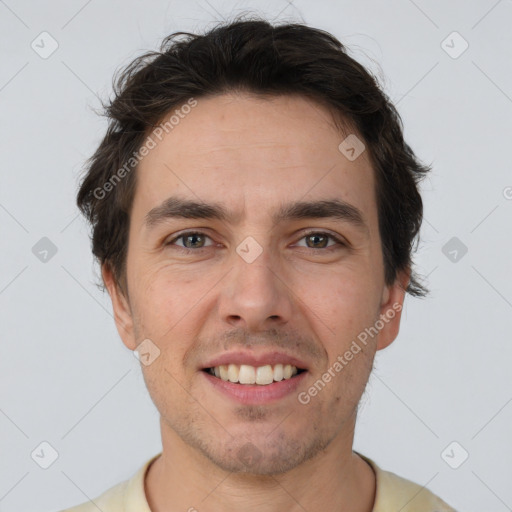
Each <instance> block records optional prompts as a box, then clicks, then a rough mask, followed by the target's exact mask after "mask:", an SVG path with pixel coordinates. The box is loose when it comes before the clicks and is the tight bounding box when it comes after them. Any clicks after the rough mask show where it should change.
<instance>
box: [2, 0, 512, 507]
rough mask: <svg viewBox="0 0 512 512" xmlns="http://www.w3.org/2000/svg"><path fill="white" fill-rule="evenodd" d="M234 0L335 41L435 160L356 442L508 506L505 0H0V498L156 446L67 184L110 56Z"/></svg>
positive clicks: (94, 470)
mask: <svg viewBox="0 0 512 512" xmlns="http://www.w3.org/2000/svg"><path fill="white" fill-rule="evenodd" d="M247 9H250V10H251V11H253V12H256V13H260V14H263V15H265V16H267V17H269V18H275V19H281V20H283V21H302V20H304V21H305V22H306V23H307V24H309V25H312V26H317V27H319V28H323V29H325V30H328V31H330V32H332V33H333V34H334V35H335V36H337V37H338V38H339V39H340V40H341V41H342V42H344V43H346V44H347V45H348V46H349V47H350V48H351V50H352V55H353V56H354V57H355V58H356V59H357V60H359V61H360V62H362V63H363V64H365V65H367V66H368V67H370V68H371V69H372V70H373V71H374V72H375V73H376V74H377V75H378V76H379V77H380V78H381V80H382V84H383V86H384V88H385V90H386V92H387V93H388V94H389V95H390V97H391V98H392V99H393V100H394V101H395V103H396V104H397V106H398V109H399V111H400V113H401V115H402V117H403V121H404V125H405V135H406V139H407V140H408V142H409V143H410V144H411V145H412V147H413V148H414V149H415V151H416V152H417V154H418V155H419V157H420V158H421V159H422V160H423V161H425V162H427V163H430V164H432V165H433V171H432V173H431V175H430V177H429V178H428V179H427V180H426V181H425V182H424V183H423V187H422V191H423V197H424V199H425V222H424V225H423V227H422V231H421V243H420V246H419V251H418V253H417V255H416V263H417V269H418V271H419V272H420V273H422V274H423V275H424V276H428V281H429V285H430V287H431V289H432V293H431V295H430V296H429V298H427V299H425V300H419V299H413V298H410V297H407V298H406V306H405V311H404V315H403V317H402V327H401V331H400V334H399V337H398V338H397V340H396V341H395V342H394V343H393V344H392V345H391V346H390V347H389V348H388V349H386V350H384V351H382V352H379V353H378V354H377V358H376V366H377V368H376V371H375V373H374V374H373V375H372V377H371V379H370V382H369V384H368V388H367V393H366V395H365V398H364V403H365V405H364V407H363V409H362V412H361V416H360V418H359V423H358V426H357V429H356V439H355V445H354V448H355V449H357V450H358V451H360V452H362V453H364V454H366V455H368V456H369V457H371V458H373V459H374V460H375V461H376V462H377V463H378V464H379V465H380V466H381V467H383V468H384V469H387V470H390V471H394V472H396V473H398V474H400V475H403V476H405V477H407V478H409V479H411V480H414V481H416V482H418V483H420V484H421V485H427V486H428V487H429V488H430V489H432V490H433V491H434V492H435V493H437V494H439V495H440V496H442V497H443V498H444V499H445V500H446V501H447V502H449V503H450V504H451V505H452V506H454V507H455V508H457V509H459V510H461V511H463V510H464V511H468V512H476V511H483V510H485V511H486V512H502V511H506V510H512V487H511V485H510V478H511V476H512V469H511V466H512V462H511V461H512V444H511V442H510V432H511V423H512V404H511V403H510V402H511V401H512V381H511V377H510V370H509V366H510V361H511V358H512V344H511V341H512V340H511V338H512V336H511V334H510V333H511V331H510V318H511V313H512V278H511V266H510V262H511V261H512V244H511V241H510V234H511V220H512V171H511V165H510V156H509V154H510V147H511V143H510V136H511V135H512V130H511V128H510V120H511V114H512V99H511V97H512V72H511V62H512V32H511V31H510V27H511V24H512V2H511V1H509V0H501V1H495V0H493V1H483V0H482V1H451V2H443V1H440V0H438V1H431V2H427V1H420V0H416V1H414V2H413V1H412V0H396V1H388V2H377V1H355V0H354V1H337V2H335V1H327V0H322V1H321V0H316V1H315V2H305V1H302V0H295V1H294V2H293V3H291V2H286V1H285V0H279V1H275V2H270V1H266V2H265V1H251V2H247V1H246V2H234V1H224V2H223V1H216V0H208V1H207V0H197V1H196V2H193V1H190V2H185V1H183V0H181V1H178V0H174V1H170V2H169V1H164V0H153V1H147V2H141V1H135V0H132V1H126V0H123V1H121V0H116V1H114V0H109V1H103V2H101V1H99V0H92V1H91V0H89V1H84V0H73V1H66V2H64V1H60V2H59V1H47V2H29V1H23V0H5V1H2V0H0V38H1V49H0V52H1V53H0V55H1V63H2V65H1V68H0V107H1V126H0V130H1V132H0V143H1V145H2V151H1V155H2V160H1V166H0V173H1V188H0V229H1V236H0V258H1V267H0V268H1V272H0V336H1V354H2V356H1V357H0V382H1V386H0V434H1V445H0V449H1V453H0V510H2V511H5V512H8V511H12V512H14V511H16V512H18V511H20V510H25V511H52V510H59V509H60V508H64V507H65V506H71V505H75V504H77V503H81V502H83V501H87V499H88V498H94V497H96V496H97V495H98V494H100V493H101V492H103V491H104V490H105V489H107V488H108V487H110V486H112V485H114V484H116V483H118V482H119V481H121V480H124V479H126V478H129V477H130V476H132V475H133V473H134V472H135V471H136V470H137V469H138V468H139V467H140V466H141V465H142V463H143V462H145V460H147V459H148V458H149V457H151V456H152V455H153V454H156V453H157V452H158V451H159V450H160V449H161V444H160V433H159V425H158V414H157V411H156V409H155V407H154V406H153V404H152V402H151V400H150V398H149V396H148V394H147V391H146V389H145V386H144V382H143V379H142V375H141V371H140V368H139V363H138V361H137V360H136V359H135V357H134V356H133V354H132V353H131V352H130V351H129V350H127V349H126V348H125V347H124V345H123V344H122V343H121V341H120V339H119V337H118V335H117V331H116V330H115V327H114V322H113V319H112V314H111V305H110V301H109V298H108V295H106V294H102V293H101V292H100V291H99V290H98V289H97V288H96V287H95V284H94V283H95V281H96V280H97V278H98V271H97V268H96V267H95V266H94V264H93V259H92V256H91V252H90V248H89V239H88V229H87V226H86V225H85V223H84V221H83V220H82V218H81V217H79V216H78V211H77V209H76V207H75V204H74V201H75V191H76V187H77V184H78V180H79V175H80V170H81V167H82V165H83V163H84V160H85V158H87V157H88V156H90V155H91V153H92V151H93V150H94V148H95V147H96V145H97V144H98V143H99V141H100V139H101V137H102V134H103V131H104V129H105V126H106V124H105V121H104V120H103V119H102V118H101V117H99V116H97V115H96V114H95V113H94V111H93V109H94V108H98V107H99V101H98V98H97V96H99V97H101V98H107V97H108V95H109V94H110V91H111V79H112V75H113V72H114V71H115V69H117V68H118V67H119V66H122V65H126V64H128V62H130V61H131V60H132V59H133V58H134V57H135V56H137V55H139V54H140V53H141V52H142V51H146V50H149V49H155V48H156V47H157V45H158V44H159V42H160V40H161V39H162V38H163V37H164V36H165V35H168V34H169V33H170V32H172V31H175V30H189V31H201V30H203V29H205V28H208V27H210V26H212V25H213V24H214V23H215V20H221V19H222V18H224V17H232V16H233V15H235V14H237V13H239V12H242V11H244V10H247ZM43 31H47V32H48V33H49V34H50V35H51V37H52V38H53V39H54V40H56V41H57V43H58V45H59V46H58V49H57V50H56V51H55V52H54V53H53V54H52V55H50V56H49V57H48V58H46V59H43V58H42V57H41V56H40V55H39V54H38V53H36V51H35V50H34V49H32V47H31V43H32V41H34V40H35V41H36V43H37V42H38V41H40V37H39V34H40V33H41V32H43ZM454 31H456V32H458V33H459V34H460V37H459V36H457V35H450V34H452V32H454ZM45 37H47V36H45ZM461 38H463V39H461ZM464 40H465V41H467V43H468V44H469V47H468V48H467V50H466V51H465V52H463V53H462V54H460V55H459V53H460V51H461V50H462V49H463V48H464ZM45 41H46V42H45V43H44V45H45V48H46V50H48V49H49V48H51V46H50V44H51V41H50V40H49V39H46V40H45ZM443 41H445V42H444V43H443ZM39 45H40V46H41V45H42V43H40V42H39ZM40 51H41V50H40ZM450 54H451V55H450ZM455 57H456V58H455ZM43 237H47V238H49V239H50V240H51V242H52V243H53V244H54V245H55V247H56V249H57V252H56V254H55V255H53V256H52V253H51V252H49V253H48V255H47V256H46V258H47V261H41V260H40V258H41V257H43V256H42V254H41V253H39V257H37V256H36V254H34V252H33V251H32V248H33V247H34V246H35V245H36V244H37V243H38V241H39V240H40V239H41V238H43ZM453 237H456V240H452V239H453ZM40 243H41V244H44V243H45V242H40ZM446 244H449V245H448V246H446ZM462 244H463V245H462ZM464 246H465V247H466V248H467V253H466V254H464V255H463V248H464ZM443 248H444V249H443ZM36 249H39V250H44V247H43V249H41V248H40V247H39V246H36ZM454 250H455V251H456V253H454V252H453V251H454ZM35 252H36V253H37V250H35ZM445 253H446V255H445ZM450 253H451V254H450ZM455 257H456V259H455V261H453V260H454V258H455ZM43 441H46V442H48V443H50V445H51V446H52V447H53V448H54V449H55V450H56V451H57V452H58V458H57V460H56V461H55V462H54V463H53V464H52V465H51V466H50V467H49V468H48V469H42V468H41V467H40V466H39V465H38V464H37V463H36V462H35V461H34V460H33V458H32V457H31V454H32V453H33V452H34V450H36V449H38V447H40V443H41V442H43ZM454 441H455V442H456V443H458V444H456V445H451V446H450V448H449V449H448V450H447V451H445V449H446V448H447V447H448V446H449V445H450V444H451V443H453V442H454ZM39 449H40V448H39ZM465 452H467V453H468V454H469V458H468V459H467V460H466V461H465V462H464V463H462V464H461V465H460V466H459V467H458V468H457V469H454V468H452V467H450V465H449V464H448V462H449V463H450V464H451V465H452V466H456V465H458V464H460V462H461V461H462V460H463V457H464V454H465ZM46 453H49V451H48V450H46ZM443 454H444V455H443ZM34 458H36V457H34ZM198 501H199V500H198Z"/></svg>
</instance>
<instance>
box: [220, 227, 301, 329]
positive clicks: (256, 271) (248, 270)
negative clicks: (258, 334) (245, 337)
mask: <svg viewBox="0 0 512 512" xmlns="http://www.w3.org/2000/svg"><path fill="white" fill-rule="evenodd" d="M231 264H232V267H231V268H232V270H231V272H229V273H228V274H227V276H226V281H225V282H224V284H223V290H222V294H221V299H220V300H221V304H220V307H219V310H220V313H221V316H222V320H223V321H226V322H229V323H232V324H233V323H236V324H240V323H242V324H245V327H246V328H248V329H254V330H260V329H268V328H269V327H270V326H271V325H272V324H274V325H275V323H276V322H277V323H285V322H287V321H288V320H289V317H290V314H291V302H290V299H291V297H290V293H289V290H288V289H287V287H286V286H285V284H284V283H283V277H282V276H280V275H279V265H278V261H276V259H275V258H274V256H273V254H272V251H271V250H270V249H269V247H268V245H266V246H263V245H260V244H259V243H258V242H257V241H256V240H255V239H254V238H252V237H248V238H246V239H245V240H243V241H242V242H241V243H240V244H239V245H238V247H237V248H236V252H234V253H233V255H232V262H231Z"/></svg>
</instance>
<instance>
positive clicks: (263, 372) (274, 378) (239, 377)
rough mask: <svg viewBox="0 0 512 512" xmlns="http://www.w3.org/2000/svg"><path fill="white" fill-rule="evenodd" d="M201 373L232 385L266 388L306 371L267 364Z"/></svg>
mask: <svg viewBox="0 0 512 512" xmlns="http://www.w3.org/2000/svg"><path fill="white" fill-rule="evenodd" d="M203 371H204V372H206V373H208V374H210V375H213V376H214V377H217V378H219V379H221V380H223V381H225V382H232V383H233V384H242V385H244V384H257V385H260V386H267V385H269V384H272V383H274V382H280V381H282V380H289V379H293V378H294V377H296V376H297V375H300V374H301V373H303V372H305V371H307V370H304V369H301V368H297V367H296V366H293V365H291V364H274V365H270V364H267V365H264V366H258V367H255V366H250V365H247V364H240V365H238V364H227V365H220V366H215V367H213V368H204V369H203Z"/></svg>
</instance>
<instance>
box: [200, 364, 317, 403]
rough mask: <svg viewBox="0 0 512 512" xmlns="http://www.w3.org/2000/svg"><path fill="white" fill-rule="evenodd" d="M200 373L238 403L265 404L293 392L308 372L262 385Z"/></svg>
mask: <svg viewBox="0 0 512 512" xmlns="http://www.w3.org/2000/svg"><path fill="white" fill-rule="evenodd" d="M201 373H202V374H203V375H204V376H205V377H206V379H207V380H208V382H210V383H211V384H212V385H213V386H215V388H216V389H218V390H219V391H220V392H221V393H224V394H225V395H227V396H229V397H230V398H232V399H234V400H236V401H237V402H239V403H242V404H266V403H271V402H275V401H277V400H279V399H281V398H284V397H285V396H288V395H290V394H292V393H294V392H295V391H296V390H297V388H298V387H299V386H300V384H301V383H302V381H303V380H304V378H305V376H306V374H307V373H308V372H307V371H303V372H302V373H299V374H298V375H296V376H295V377H292V378H290V379H286V380H285V379H283V380H281V381H279V382H273V383H272V384H266V385H264V386H261V385H258V384H235V383H233V382H229V381H225V380H222V379H219V378H218V377H214V376H213V375H211V374H209V373H207V372H205V371H201Z"/></svg>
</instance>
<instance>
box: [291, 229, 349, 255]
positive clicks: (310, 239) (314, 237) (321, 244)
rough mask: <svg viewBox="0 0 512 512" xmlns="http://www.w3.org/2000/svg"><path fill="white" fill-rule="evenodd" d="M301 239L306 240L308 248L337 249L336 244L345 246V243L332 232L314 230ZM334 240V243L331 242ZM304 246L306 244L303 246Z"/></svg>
mask: <svg viewBox="0 0 512 512" xmlns="http://www.w3.org/2000/svg"><path fill="white" fill-rule="evenodd" d="M301 240H305V241H306V245H305V247H307V248H308V249H327V250H329V249H331V248H332V249H335V248H336V246H338V247H339V246H344V245H345V244H344V243H343V242H342V241H341V240H339V239H338V238H337V237H335V236H333V235H331V234H330V233H322V232H316V231H315V232H312V233H308V234H306V235H305V236H304V237H303V238H302V239H301ZM330 240H332V241H333V242H334V243H331V244H329V241H330ZM302 247H304V246H302Z"/></svg>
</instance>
